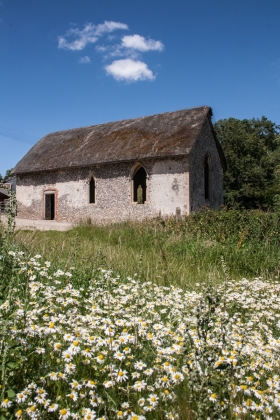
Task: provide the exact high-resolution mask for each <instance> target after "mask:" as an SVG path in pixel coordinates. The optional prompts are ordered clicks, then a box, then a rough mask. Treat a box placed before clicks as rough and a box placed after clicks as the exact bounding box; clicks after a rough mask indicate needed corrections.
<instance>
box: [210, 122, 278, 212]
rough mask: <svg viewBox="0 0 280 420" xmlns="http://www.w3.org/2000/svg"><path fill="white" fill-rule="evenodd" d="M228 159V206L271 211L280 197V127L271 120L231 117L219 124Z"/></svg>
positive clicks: (216, 126)
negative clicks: (269, 209) (269, 208)
mask: <svg viewBox="0 0 280 420" xmlns="http://www.w3.org/2000/svg"><path fill="white" fill-rule="evenodd" d="M214 127H215V130H216V133H217V137H218V139H219V141H220V142H221V144H222V147H223V150H224V153H225V157H226V160H227V168H228V169H227V171H226V172H225V175H224V197H225V204H226V205H227V206H229V207H233V208H242V207H243V208H264V209H265V208H268V207H271V206H274V205H276V204H277V196H278V197H279V194H280V183H279V178H280V175H279V170H280V168H279V162H280V126H277V125H276V124H275V123H273V122H272V121H269V120H268V119H267V118H265V117H262V118H261V119H255V118H252V119H251V120H247V119H245V120H237V119H235V118H229V119H225V120H219V121H217V123H216V124H215V126H214Z"/></svg>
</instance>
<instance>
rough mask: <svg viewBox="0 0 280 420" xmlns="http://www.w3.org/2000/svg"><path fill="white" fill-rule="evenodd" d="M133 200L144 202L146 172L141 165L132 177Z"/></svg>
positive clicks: (145, 195)
mask: <svg viewBox="0 0 280 420" xmlns="http://www.w3.org/2000/svg"><path fill="white" fill-rule="evenodd" d="M132 180H133V202H134V203H138V204H144V203H145V201H146V199H147V174H146V171H145V169H144V168H143V166H141V167H140V168H139V169H138V171H137V172H136V173H135V174H134V176H133V178H132Z"/></svg>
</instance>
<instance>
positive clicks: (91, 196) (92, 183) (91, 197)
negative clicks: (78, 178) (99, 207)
mask: <svg viewBox="0 0 280 420" xmlns="http://www.w3.org/2000/svg"><path fill="white" fill-rule="evenodd" d="M95 191H96V186H95V179H94V177H93V176H92V175H91V177H90V178H89V191H88V192H89V204H94V203H95Z"/></svg>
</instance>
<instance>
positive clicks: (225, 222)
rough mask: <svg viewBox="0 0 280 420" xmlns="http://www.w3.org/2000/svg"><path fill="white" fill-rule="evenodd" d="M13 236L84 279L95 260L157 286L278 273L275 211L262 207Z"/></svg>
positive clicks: (279, 221)
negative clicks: (226, 275)
mask: <svg viewBox="0 0 280 420" xmlns="http://www.w3.org/2000/svg"><path fill="white" fill-rule="evenodd" d="M16 241H17V242H18V243H20V244H21V246H24V247H25V249H27V250H28V251H29V252H31V254H32V253H33V254H35V253H40V254H42V255H44V256H45V257H46V258H47V259H50V260H51V261H52V263H53V264H56V265H57V266H58V267H61V266H63V267H65V268H66V269H68V268H69V267H71V266H75V268H76V270H77V271H78V272H79V273H80V276H81V278H82V277H85V278H89V277H90V276H91V272H92V270H93V269H95V268H96V267H101V266H102V267H105V268H108V269H109V268H112V267H113V268H114V271H115V272H117V273H119V274H120V275H122V276H127V275H129V276H133V275H134V273H137V274H138V275H140V276H141V277H142V278H143V279H144V280H145V281H153V282H156V283H157V284H161V285H177V286H180V287H183V288H188V289H190V288H193V287H194V285H195V284H196V283H200V282H210V283H213V282H214V283H215V284H218V283H220V282H222V281H223V280H224V273H223V269H222V264H221V258H222V257H223V258H224V260H225V262H226V265H227V268H228V272H229V275H230V277H231V278H235V279H240V278H241V277H246V278H248V279H252V278H254V277H263V278H274V277H275V276H278V274H279V261H280V258H279V257H280V247H279V242H280V216H279V213H265V212H262V211H244V212H241V211H233V210H231V211H227V210H224V211H220V212H218V211H206V212H204V213H196V214H193V215H191V216H188V217H186V218H183V219H181V220H177V219H175V218H170V219H155V220H150V221H143V222H138V223H136V222H126V223H121V224H113V225H109V226H92V225H86V224H84V225H80V226H77V227H75V228H74V229H72V230H71V231H68V232H54V231H48V232H39V231H35V232H32V231H19V232H17V234H16Z"/></svg>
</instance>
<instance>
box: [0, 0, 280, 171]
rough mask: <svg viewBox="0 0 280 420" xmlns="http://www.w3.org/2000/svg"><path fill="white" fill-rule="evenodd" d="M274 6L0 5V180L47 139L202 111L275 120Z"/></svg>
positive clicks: (88, 1)
mask: <svg viewBox="0 0 280 420" xmlns="http://www.w3.org/2000/svg"><path fill="white" fill-rule="evenodd" d="M279 17H280V1H279V0H212V1H209V0H71V1H69V0H24V1H23V0H0V83H1V84H0V94H1V101H0V108H1V109H0V173H1V174H2V175H4V174H5V172H6V170H7V169H10V168H12V167H13V166H15V164H16V163H17V162H18V161H19V160H20V159H21V158H22V157H23V156H24V154H25V153H26V152H27V151H28V150H29V149H30V148H31V147H32V145H33V144H35V143H36V142H37V141H38V140H39V139H40V138H41V137H43V136H44V135H46V134H47V133H50V132H52V131H57V130H63V129H68V128H72V127H81V126H87V125H94V124H100V123H104V122H108V121H116V120H120V119H127V118H134V117H140V116H144V115H152V114H157V113H161V112H166V111H175V110H179V109H184V108H191V107H195V106H200V105H208V106H211V107H212V109H213V113H214V119H213V120H214V121H218V120H219V119H221V118H229V117H234V118H239V119H243V118H252V117H255V118H260V117H261V116H262V115H264V116H266V117H267V118H269V119H271V120H272V121H274V122H276V123H277V124H280V115H279V109H280V108H279V104H280V25H279Z"/></svg>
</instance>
